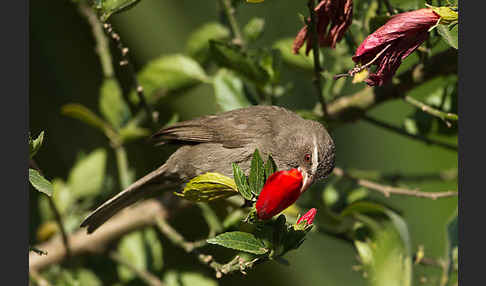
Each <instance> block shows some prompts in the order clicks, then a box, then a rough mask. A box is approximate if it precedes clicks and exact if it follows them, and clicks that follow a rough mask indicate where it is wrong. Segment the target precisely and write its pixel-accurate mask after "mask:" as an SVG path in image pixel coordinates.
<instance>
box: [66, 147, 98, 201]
mask: <svg viewBox="0 0 486 286" xmlns="http://www.w3.org/2000/svg"><path fill="white" fill-rule="evenodd" d="M105 165H106V151H105V150H104V149H97V150H95V151H93V152H91V153H90V154H89V155H87V156H86V157H84V158H83V159H81V160H79V161H78V162H76V164H75V165H74V167H73V168H72V169H71V172H70V173H69V177H68V181H67V183H68V185H69V188H70V190H71V192H72V195H73V196H74V197H75V198H83V197H89V196H94V195H96V194H98V193H99V192H100V191H101V189H102V188H101V187H102V186H103V179H104V177H105Z"/></svg>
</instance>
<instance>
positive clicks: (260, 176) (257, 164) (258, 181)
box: [248, 149, 265, 195]
mask: <svg viewBox="0 0 486 286" xmlns="http://www.w3.org/2000/svg"><path fill="white" fill-rule="evenodd" d="M248 181H249V183H250V190H251V192H252V193H253V194H255V195H258V194H259V193H260V191H261V190H262V188H263V185H264V184H265V167H264V162H263V160H262V157H261V156H260V152H258V149H255V152H254V153H253V158H252V159H251V169H250V176H249V180H248Z"/></svg>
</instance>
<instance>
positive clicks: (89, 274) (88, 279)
mask: <svg viewBox="0 0 486 286" xmlns="http://www.w3.org/2000/svg"><path fill="white" fill-rule="evenodd" d="M74 276H75V277H76V280H77V282H78V283H79V285H90V286H102V285H103V282H102V281H101V280H100V278H98V277H97V276H96V274H95V273H94V272H93V271H91V270H89V269H86V268H78V269H76V270H75V272H74Z"/></svg>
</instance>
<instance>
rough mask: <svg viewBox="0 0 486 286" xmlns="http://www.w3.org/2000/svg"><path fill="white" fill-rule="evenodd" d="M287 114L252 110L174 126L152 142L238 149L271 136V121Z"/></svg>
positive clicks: (273, 109) (277, 110)
mask: <svg viewBox="0 0 486 286" xmlns="http://www.w3.org/2000/svg"><path fill="white" fill-rule="evenodd" d="M280 114H289V111H287V110H286V109H283V108H280V107H273V106H272V107H271V106H253V107H249V108H242V109H238V110H233V111H229V112H225V113H222V114H219V115H209V116H203V117H200V118H196V119H193V120H188V121H183V122H179V123H176V124H174V125H172V126H170V127H167V128H164V129H161V130H159V131H158V132H157V133H155V134H154V135H153V137H152V138H153V139H154V140H156V141H158V142H159V143H162V144H163V143H182V144H190V143H221V144H223V146H224V147H227V148H239V147H243V146H245V145H246V144H249V143H251V142H252V141H254V140H255V139H259V138H261V137H262V136H264V135H271V134H272V120H270V118H275V116H279V115H280Z"/></svg>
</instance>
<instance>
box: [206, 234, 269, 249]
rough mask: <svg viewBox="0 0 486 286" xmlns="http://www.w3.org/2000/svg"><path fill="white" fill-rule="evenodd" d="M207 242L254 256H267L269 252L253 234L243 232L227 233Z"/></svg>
mask: <svg viewBox="0 0 486 286" xmlns="http://www.w3.org/2000/svg"><path fill="white" fill-rule="evenodd" d="M207 242H208V243H210V244H217V245H221V246H223V247H226V248H231V249H235V250H239V251H245V252H249V253H253V254H265V253H266V252H267V251H268V249H266V248H265V245H264V244H263V242H262V241H260V240H259V239H257V238H256V237H255V236H254V235H253V234H251V233H247V232H241V231H233V232H225V233H222V234H220V235H218V236H216V237H214V238H211V239H208V240H207Z"/></svg>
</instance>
